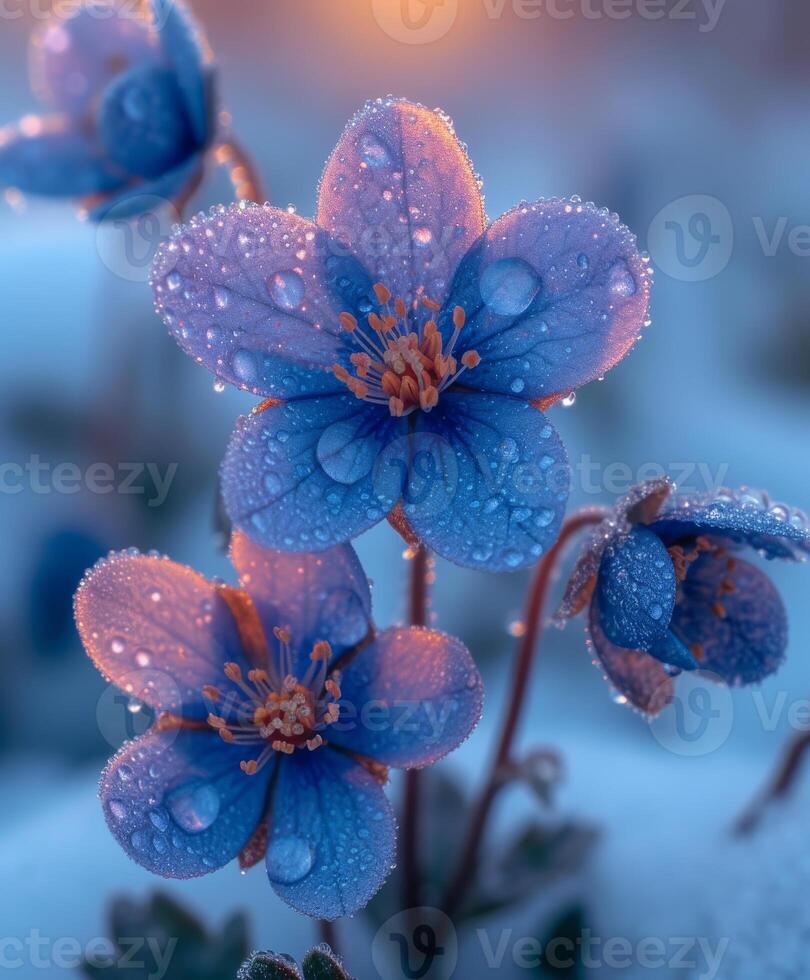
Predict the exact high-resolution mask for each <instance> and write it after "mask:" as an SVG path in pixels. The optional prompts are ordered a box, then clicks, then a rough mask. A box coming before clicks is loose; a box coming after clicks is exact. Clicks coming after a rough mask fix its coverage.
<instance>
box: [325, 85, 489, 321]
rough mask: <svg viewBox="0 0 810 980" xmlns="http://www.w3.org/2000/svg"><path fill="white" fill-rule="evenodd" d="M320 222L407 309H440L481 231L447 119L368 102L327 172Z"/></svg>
mask: <svg viewBox="0 0 810 980" xmlns="http://www.w3.org/2000/svg"><path fill="white" fill-rule="evenodd" d="M317 221H318V224H319V225H321V226H322V227H323V228H326V229H327V230H328V231H329V232H331V233H332V234H333V235H334V236H335V237H336V238H337V239H339V240H340V241H344V242H346V243H347V244H348V245H349V246H350V247H351V248H352V249H353V251H354V253H355V254H356V255H357V256H358V257H359V258H360V260H361V261H362V262H363V264H364V265H365V267H366V268H367V269H369V270H370V271H371V272H372V274H373V275H374V277H375V279H376V281H380V282H383V283H385V285H386V286H388V288H389V289H390V290H391V291H392V293H393V294H394V296H399V297H402V299H404V300H405V301H406V302H409V301H411V300H413V299H415V298H417V296H418V293H419V291H420V290H421V289H422V288H423V289H424V291H425V293H426V295H428V296H429V297H430V298H431V299H433V300H435V301H436V302H439V303H440V302H441V301H442V300H443V299H444V297H445V296H446V295H447V290H448V286H449V284H450V282H451V280H452V277H453V274H454V273H455V271H456V268H457V267H458V263H459V262H460V261H461V259H462V257H463V256H464V254H465V252H466V251H467V249H469V248H470V246H471V245H472V244H473V242H475V241H476V239H477V238H478V237H479V235H481V234H482V232H483V231H484V228H485V226H486V222H485V217H484V209H483V202H482V200H481V193H480V190H479V187H478V183H477V180H476V177H475V173H474V171H473V168H472V164H471V162H470V159H469V157H468V156H467V152H466V149H465V148H464V146H463V145H462V144H461V143H460V142H459V140H458V138H457V136H456V134H455V132H454V130H453V127H452V123H451V122H450V120H449V119H448V118H447V116H445V115H443V114H442V113H440V112H431V111H430V110H429V109H426V108H425V107H424V106H420V105H416V104H414V103H412V102H408V101H406V100H404V99H393V98H387V99H379V100H377V101H376V102H369V103H367V104H366V106H365V107H364V108H363V109H362V110H361V111H360V112H358V113H357V114H356V115H355V116H354V118H353V119H352V120H351V121H350V122H349V125H348V126H347V127H346V129H345V131H344V133H343V135H342V136H341V138H340V140H339V142H338V144H337V146H336V147H335V151H334V153H333V154H332V156H331V158H330V159H329V162H328V163H327V165H326V170H325V171H324V175H323V178H322V181H321V187H320V197H319V201H318V215H317Z"/></svg>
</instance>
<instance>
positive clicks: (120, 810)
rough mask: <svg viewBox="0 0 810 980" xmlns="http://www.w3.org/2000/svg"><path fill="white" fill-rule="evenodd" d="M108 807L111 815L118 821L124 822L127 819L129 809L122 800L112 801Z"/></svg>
mask: <svg viewBox="0 0 810 980" xmlns="http://www.w3.org/2000/svg"><path fill="white" fill-rule="evenodd" d="M107 806H108V807H109V808H110V813H111V814H112V815H113V816H114V817H115V819H116V820H123V819H124V817H126V815H127V808H126V806H125V805H124V804H123V802H122V801H121V800H110V801H109V803H108V804H107Z"/></svg>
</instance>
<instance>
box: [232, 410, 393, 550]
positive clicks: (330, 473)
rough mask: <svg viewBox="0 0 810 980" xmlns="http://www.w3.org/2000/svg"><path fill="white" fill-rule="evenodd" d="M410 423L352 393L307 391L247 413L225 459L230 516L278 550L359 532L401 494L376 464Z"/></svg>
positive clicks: (313, 546)
mask: <svg viewBox="0 0 810 980" xmlns="http://www.w3.org/2000/svg"><path fill="white" fill-rule="evenodd" d="M406 424H407V420H405V419H395V418H393V417H392V416H391V415H390V414H389V413H388V411H387V409H381V408H379V407H376V406H373V405H368V404H366V403H364V402H361V401H358V400H357V399H356V398H354V396H351V395H332V396H330V397H328V398H302V399H299V400H297V401H293V402H289V403H287V404H285V405H274V406H271V407H269V408H267V409H265V410H264V411H261V412H258V413H254V414H252V415H248V416H245V417H243V418H242V419H240V421H239V426H238V428H237V430H236V433H235V434H234V436H233V438H232V440H231V444H230V446H229V447H228V452H227V455H226V457H225V462H224V463H223V466H222V493H223V499H224V502H225V507H226V509H227V511H228V514H229V515H230V518H231V520H232V521H233V523H234V525H235V526H236V527H237V528H239V529H240V530H242V531H245V533H247V534H248V535H249V536H250V537H252V538H254V539H255V540H256V541H257V542H259V543H260V544H262V545H264V546H265V547H268V548H277V549H279V550H281V551H324V550H325V549H327V548H330V547H332V546H333V545H335V544H340V543H342V542H344V541H348V540H350V539H351V538H353V537H356V536H357V535H358V534H360V533H361V532H362V531H365V530H367V529H368V528H370V527H373V526H374V525H375V524H377V523H378V522H379V521H381V520H382V519H383V518H384V517H385V516H386V514H387V513H388V511H389V510H390V509H391V508H392V507H393V506H394V504H395V503H396V502H397V499H398V497H397V496H396V495H393V496H392V495H389V488H388V486H387V485H386V484H385V483H384V482H382V481H380V480H379V479H377V477H376V470H377V469H378V468H379V460H380V459H382V458H384V457H383V456H382V455H381V454H382V453H383V450H384V449H385V447H386V445H387V444H388V443H389V442H390V441H391V440H392V439H395V438H396V436H397V435H398V434H399V433H404V431H405V425H406ZM395 492H396V491H395Z"/></svg>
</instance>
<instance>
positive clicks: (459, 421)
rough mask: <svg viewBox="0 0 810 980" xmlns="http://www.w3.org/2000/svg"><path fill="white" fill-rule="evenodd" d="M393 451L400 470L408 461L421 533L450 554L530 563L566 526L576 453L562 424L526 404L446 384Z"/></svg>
mask: <svg viewBox="0 0 810 980" xmlns="http://www.w3.org/2000/svg"><path fill="white" fill-rule="evenodd" d="M470 373H472V372H470ZM386 456H390V457H391V459H387V460H386V462H387V463H388V464H389V466H388V470H389V472H391V473H392V474H396V469H395V468H394V467H393V465H392V464H393V463H395V462H397V461H399V462H400V463H401V470H402V472H403V474H405V475H404V477H402V479H403V481H404V486H402V487H401V488H400V493H401V495H402V497H403V498H404V503H403V505H404V509H405V513H406V514H407V516H408V520H409V521H410V522H411V525H412V526H413V529H414V531H415V532H416V533H417V534H418V535H419V536H420V537H421V538H422V539H423V540H424V541H425V543H426V544H428V545H429V546H430V547H431V548H432V549H433V550H434V551H437V552H438V553H439V554H440V555H442V556H443V557H445V558H448V559H450V560H451V561H455V562H458V563H459V564H461V565H469V566H471V567H473V568H485V569H488V570H490V571H503V570H507V569H516V568H522V567H524V566H526V565H531V564H534V562H536V561H537V559H538V558H539V557H540V556H541V555H543V554H544V553H545V552H546V550H547V549H548V548H549V547H550V546H551V545H552V544H553V543H554V541H555V540H556V538H557V535H558V534H559V530H560V525H561V523H562V519H563V515H564V512H565V504H566V501H567V499H568V491H569V485H570V469H569V466H568V460H567V457H566V454H565V449H564V447H563V445H562V443H561V442H560V438H559V436H558V435H557V432H556V431H555V429H554V427H553V426H552V425H551V423H550V422H549V421H548V419H547V418H546V416H545V415H543V414H542V412H540V411H538V410H537V409H535V408H533V407H532V406H531V405H529V404H528V403H527V402H524V401H522V400H518V399H516V398H508V397H506V396H503V395H483V394H477V393H473V394H462V393H460V392H456V391H449V392H446V393H444V394H443V395H442V396H441V398H440V399H439V404H438V405H437V406H436V408H434V409H433V411H431V412H430V413H429V414H426V413H424V412H422V413H420V414H419V417H418V418H417V422H416V432H415V434H414V435H412V436H411V438H410V440H409V442H408V443H407V444H397V443H394V444H392V445H391V446H390V447H389V449H388V450H387V451H386ZM392 480H393V476H392ZM392 489H393V488H392Z"/></svg>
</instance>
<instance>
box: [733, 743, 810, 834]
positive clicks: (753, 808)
mask: <svg viewBox="0 0 810 980" xmlns="http://www.w3.org/2000/svg"><path fill="white" fill-rule="evenodd" d="M808 749H810V732H800V733H799V734H798V735H795V736H794V737H793V738H792V739H791V740H790V741H789V742H788V744H787V746H786V747H785V749H784V751H783V753H782V756H781V758H780V760H779V763H778V765H777V767H776V771H775V772H774V774H773V775H772V776H771V779H770V782H769V783H768V786H767V788H766V789H764V790H763V791H762V792H761V793H760V795H759V797H758V798H757V799H756V800H754V802H753V803H752V804H751V805H750V806H749V807H748V809H747V810H746V811H745V812H744V813H743V815H742V816H741V817H740V818H739V819H738V820H737V822H736V824H735V825H734V834H735V835H736V836H738V837H744V836H746V835H748V834H751V833H753V832H754V831H755V830H756V829H757V827H758V826H759V824H760V823H761V821H762V818H763V817H764V815H765V811H766V810H767V808H768V806H769V805H770V804H771V803H776V802H777V801H778V800H781V799H784V798H785V797H786V796H787V795H788V794H789V793H790V791H791V790H792V789H793V787H794V785H795V784H796V781H797V780H798V778H799V774H800V773H801V770H802V763H803V762H804V757H805V755H806V754H807V751H808Z"/></svg>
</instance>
